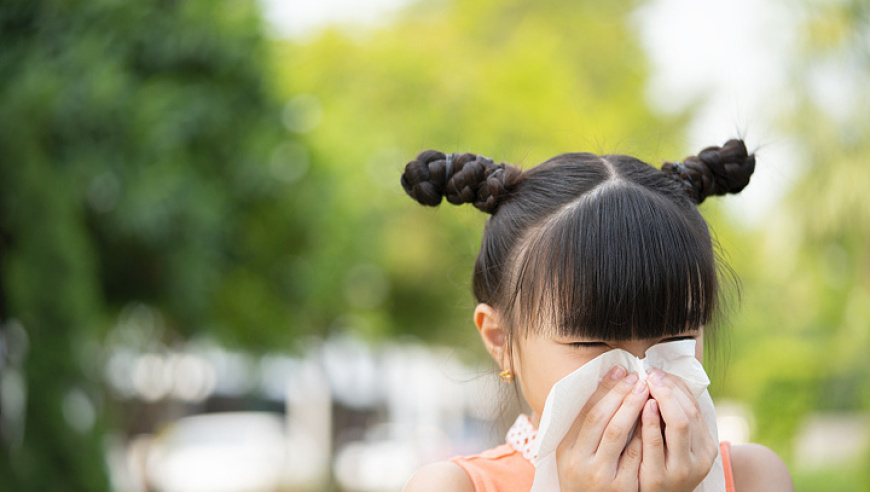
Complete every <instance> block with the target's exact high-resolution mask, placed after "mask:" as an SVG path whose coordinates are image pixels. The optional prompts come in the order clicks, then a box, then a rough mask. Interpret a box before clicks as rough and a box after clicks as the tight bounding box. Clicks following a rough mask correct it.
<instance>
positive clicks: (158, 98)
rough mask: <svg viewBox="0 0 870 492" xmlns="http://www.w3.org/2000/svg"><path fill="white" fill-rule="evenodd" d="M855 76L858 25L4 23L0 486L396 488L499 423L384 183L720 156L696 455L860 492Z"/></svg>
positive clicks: (28, 7) (429, 267) (305, 20)
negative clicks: (738, 162)
mask: <svg viewBox="0 0 870 492" xmlns="http://www.w3.org/2000/svg"><path fill="white" fill-rule="evenodd" d="M868 75H870V4H868V3H867V2H863V1H860V0H799V1H788V2H786V1H782V0H732V1H724V0H713V1H709V2H684V1H678V0H648V1H640V0H636V1H624V0H616V1H609V2H596V1H591V0H584V1H556V0H550V1H538V2H530V1H520V0H500V1H493V0H438V1H426V2H423V1H413V0H368V1H363V0H318V1H317V2H307V1H301V0H262V1H260V2H256V1H251V0H211V1H207V0H139V1H135V2H129V1H122V0H88V1H85V0H64V1H61V0H4V1H3V2H2V4H0V265H2V282H0V488H2V490H9V491H42V490H64V491H82V492H84V491H89V492H91V491H131V492H132V491H163V492H194V491H226V492H235V491H239V492H241V491H247V492H251V491H359V492H368V491H371V492H375V491H398V490H400V489H401V487H402V485H403V483H404V482H405V480H406V479H407V478H408V476H409V475H410V474H411V473H412V472H413V471H414V470H415V469H416V468H417V467H419V466H420V465H421V464H424V463H427V462H430V461H435V460H441V459H444V458H447V457H450V456H452V455H456V454H470V453H474V452H476V451H479V450H482V449H484V448H486V447H489V446H491V445H493V444H496V443H498V442H500V441H501V440H502V439H503V434H502V432H503V430H504V428H505V423H506V422H507V423H509V422H510V421H511V420H512V417H513V415H510V414H511V412H512V411H513V412H515V409H514V410H511V407H512V404H513V403H515V401H514V400H513V399H512V398H513V397H512V395H511V394H510V393H509V392H508V394H502V393H504V391H500V389H499V385H498V384H497V381H496V380H495V378H494V377H493V371H492V369H493V365H492V363H491V362H490V361H489V360H488V358H487V356H486V354H485V352H484V351H483V350H482V347H480V346H479V345H480V342H479V341H478V340H477V335H476V332H475V329H474V327H473V324H472V323H471V312H472V309H473V307H474V301H473V298H472V295H471V293H470V278H471V268H472V264H473V260H474V257H475V255H476V251H477V248H478V247H479V241H480V234H481V231H482V226H483V224H484V220H485V216H484V215H483V214H481V213H479V212H477V211H476V210H474V209H472V208H471V207H447V206H445V207H442V208H439V209H424V208H423V207H420V206H417V205H416V204H415V203H413V202H412V201H411V200H410V199H408V198H407V197H406V196H404V193H403V191H402V189H401V187H400V186H399V176H400V173H401V170H402V168H403V166H404V163H405V162H407V161H408V160H410V159H411V158H413V157H414V156H415V155H416V154H417V152H419V151H420V150H423V149H427V148H436V149H440V150H445V151H472V152H476V153H480V154H483V155H487V156H490V157H492V158H494V159H496V160H499V161H506V162H510V163H514V164H519V165H523V166H531V165H534V164H536V163H538V162H540V161H542V160H544V159H546V158H548V157H551V156H553V155H556V154H559V153H562V152H566V151H578V150H586V151H592V152H596V153H626V154H631V155H636V156H638V157H640V158H642V159H645V160H646V161H647V162H650V163H652V164H653V165H659V164H660V163H661V162H662V161H663V160H666V159H670V160H674V159H680V158H682V157H684V156H685V155H689V154H694V153H696V152H697V151H698V150H700V149H701V148H702V147H704V146H707V145H714V144H722V143H724V141H725V140H727V139H728V138H731V137H735V136H739V137H743V138H745V139H746V141H747V143H748V145H749V146H750V148H751V149H753V150H755V151H756V152H757V156H758V167H757V172H756V175H755V176H754V177H753V183H752V184H751V185H750V186H749V187H748V188H747V189H746V191H744V192H743V193H742V194H741V195H739V196H734V197H727V198H724V199H720V200H708V203H705V204H704V205H703V207H702V212H703V213H704V215H705V216H706V217H707V218H708V219H709V221H710V223H711V226H712V228H713V230H714V232H715V235H716V238H717V241H718V243H719V245H720V246H721V248H722V255H723V258H725V259H726V260H727V261H728V263H729V264H730V266H731V268H732V269H733V270H734V272H735V273H736V275H737V276H738V277H739V278H740V280H741V284H740V289H739V294H738V290H737V289H736V288H735V287H734V286H731V287H729V295H728V298H729V299H730V302H729V309H728V310H727V312H726V313H725V314H726V315H725V316H724V317H723V318H722V319H721V320H720V323H719V325H718V330H719V331H718V336H717V337H716V338H717V340H716V342H715V346H713V347H709V350H708V358H707V361H705V363H706V364H707V369H708V371H709V372H710V373H711V379H712V380H713V385H712V387H711V393H712V394H713V396H714V399H715V400H716V402H717V408H718V410H719V417H720V430H721V432H722V437H723V438H727V439H731V440H732V441H735V442H742V441H747V440H751V441H754V442H760V443H763V444H765V445H767V446H769V447H771V448H773V449H774V450H775V451H776V452H778V453H779V454H780V456H782V457H783V458H784V459H785V460H786V462H787V463H788V465H789V467H790V469H791V471H792V473H793V475H794V477H795V481H796V485H797V490H799V491H807V492H809V491H830V490H837V491H867V490H870V485H868V484H870V466H868V463H870V356H868V353H870V193H868V192H867V190H868V189H870V165H868V158H870V138H868V137H870V135H868V130H870V85H868V80H870V79H868Z"/></svg>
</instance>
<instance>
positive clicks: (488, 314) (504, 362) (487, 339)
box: [474, 303, 510, 369]
mask: <svg viewBox="0 0 870 492" xmlns="http://www.w3.org/2000/svg"><path fill="white" fill-rule="evenodd" d="M474 325H475V326H477V331H478V333H480V338H481V340H483V345H484V346H486V351H487V352H489V355H491V356H492V358H493V359H495V361H496V362H497V363H498V365H499V367H501V368H502V369H505V368H508V367H510V365H509V364H508V357H509V354H508V350H507V349H508V347H507V336H506V334H505V330H504V328H502V327H501V324H499V318H498V312H497V311H496V310H495V309H494V308H493V307H492V306H490V305H489V304H484V303H480V304H478V305H477V307H476V308H474Z"/></svg>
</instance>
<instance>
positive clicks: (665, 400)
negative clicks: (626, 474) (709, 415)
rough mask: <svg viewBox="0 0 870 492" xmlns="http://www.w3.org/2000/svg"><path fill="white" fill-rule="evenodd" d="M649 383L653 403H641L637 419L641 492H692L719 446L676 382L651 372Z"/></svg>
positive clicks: (691, 399) (686, 392) (694, 404)
mask: <svg viewBox="0 0 870 492" xmlns="http://www.w3.org/2000/svg"><path fill="white" fill-rule="evenodd" d="M647 382H648V383H649V389H650V394H651V396H652V399H650V400H649V401H647V402H646V405H644V408H643V417H642V419H641V420H642V431H641V434H642V436H643V460H642V461H641V464H640V490H642V491H643V492H659V491H668V492H683V491H686V492H690V491H692V490H694V489H695V487H697V486H698V484H699V483H701V481H702V480H704V477H706V476H707V474H708V473H710V468H711V467H712V466H713V463H714V461H715V460H716V456H718V453H719V446H718V445H717V443H716V442H714V441H713V437H712V436H711V435H710V432H709V431H708V430H707V425H706V423H705V422H704V416H703V415H702V414H701V409H700V408H699V407H698V402H697V401H696V400H695V398H694V396H692V394H691V392H690V391H689V390H688V388H686V386H685V385H684V384H683V382H682V381H680V380H679V378H676V377H673V376H669V375H668V374H667V373H665V372H664V371H661V370H658V369H655V370H653V371H651V372H650V377H649V378H648V379H647ZM660 415H661V418H660V417H659V416H660ZM662 420H664V427H665V429H664V433H662V425H661V424H662Z"/></svg>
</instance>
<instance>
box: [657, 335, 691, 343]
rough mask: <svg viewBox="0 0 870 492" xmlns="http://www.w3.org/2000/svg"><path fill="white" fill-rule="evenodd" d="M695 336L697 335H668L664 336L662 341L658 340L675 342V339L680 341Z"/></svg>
mask: <svg viewBox="0 0 870 492" xmlns="http://www.w3.org/2000/svg"><path fill="white" fill-rule="evenodd" d="M696 336H697V335H682V336H678V337H670V338H665V339H664V340H662V341H661V342H659V343H662V342H677V341H680V340H694V339H695V337H696Z"/></svg>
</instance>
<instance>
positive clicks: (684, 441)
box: [647, 369, 691, 464]
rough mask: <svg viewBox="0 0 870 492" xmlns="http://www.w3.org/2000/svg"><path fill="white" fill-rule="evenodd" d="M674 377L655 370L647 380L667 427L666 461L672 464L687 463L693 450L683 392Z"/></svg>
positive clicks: (665, 434)
mask: <svg viewBox="0 0 870 492" xmlns="http://www.w3.org/2000/svg"><path fill="white" fill-rule="evenodd" d="M672 379H673V376H669V375H668V374H667V373H665V372H664V371H662V370H659V369H654V370H653V371H651V372H650V377H649V378H648V379H647V381H649V384H650V395H652V397H653V398H654V399H655V400H656V403H657V405H658V408H659V413H661V416H662V420H663V421H664V424H665V425H664V427H665V432H664V436H665V448H666V453H665V460H666V462H667V463H668V464H671V463H686V460H687V459H688V458H689V453H690V450H691V442H690V437H689V429H690V428H691V421H690V420H689V417H688V416H687V415H686V411H685V410H684V408H683V401H682V400H681V399H680V397H679V394H677V393H678V392H682V390H680V389H678V388H677V387H676V386H674V383H673V381H671V380H672Z"/></svg>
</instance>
